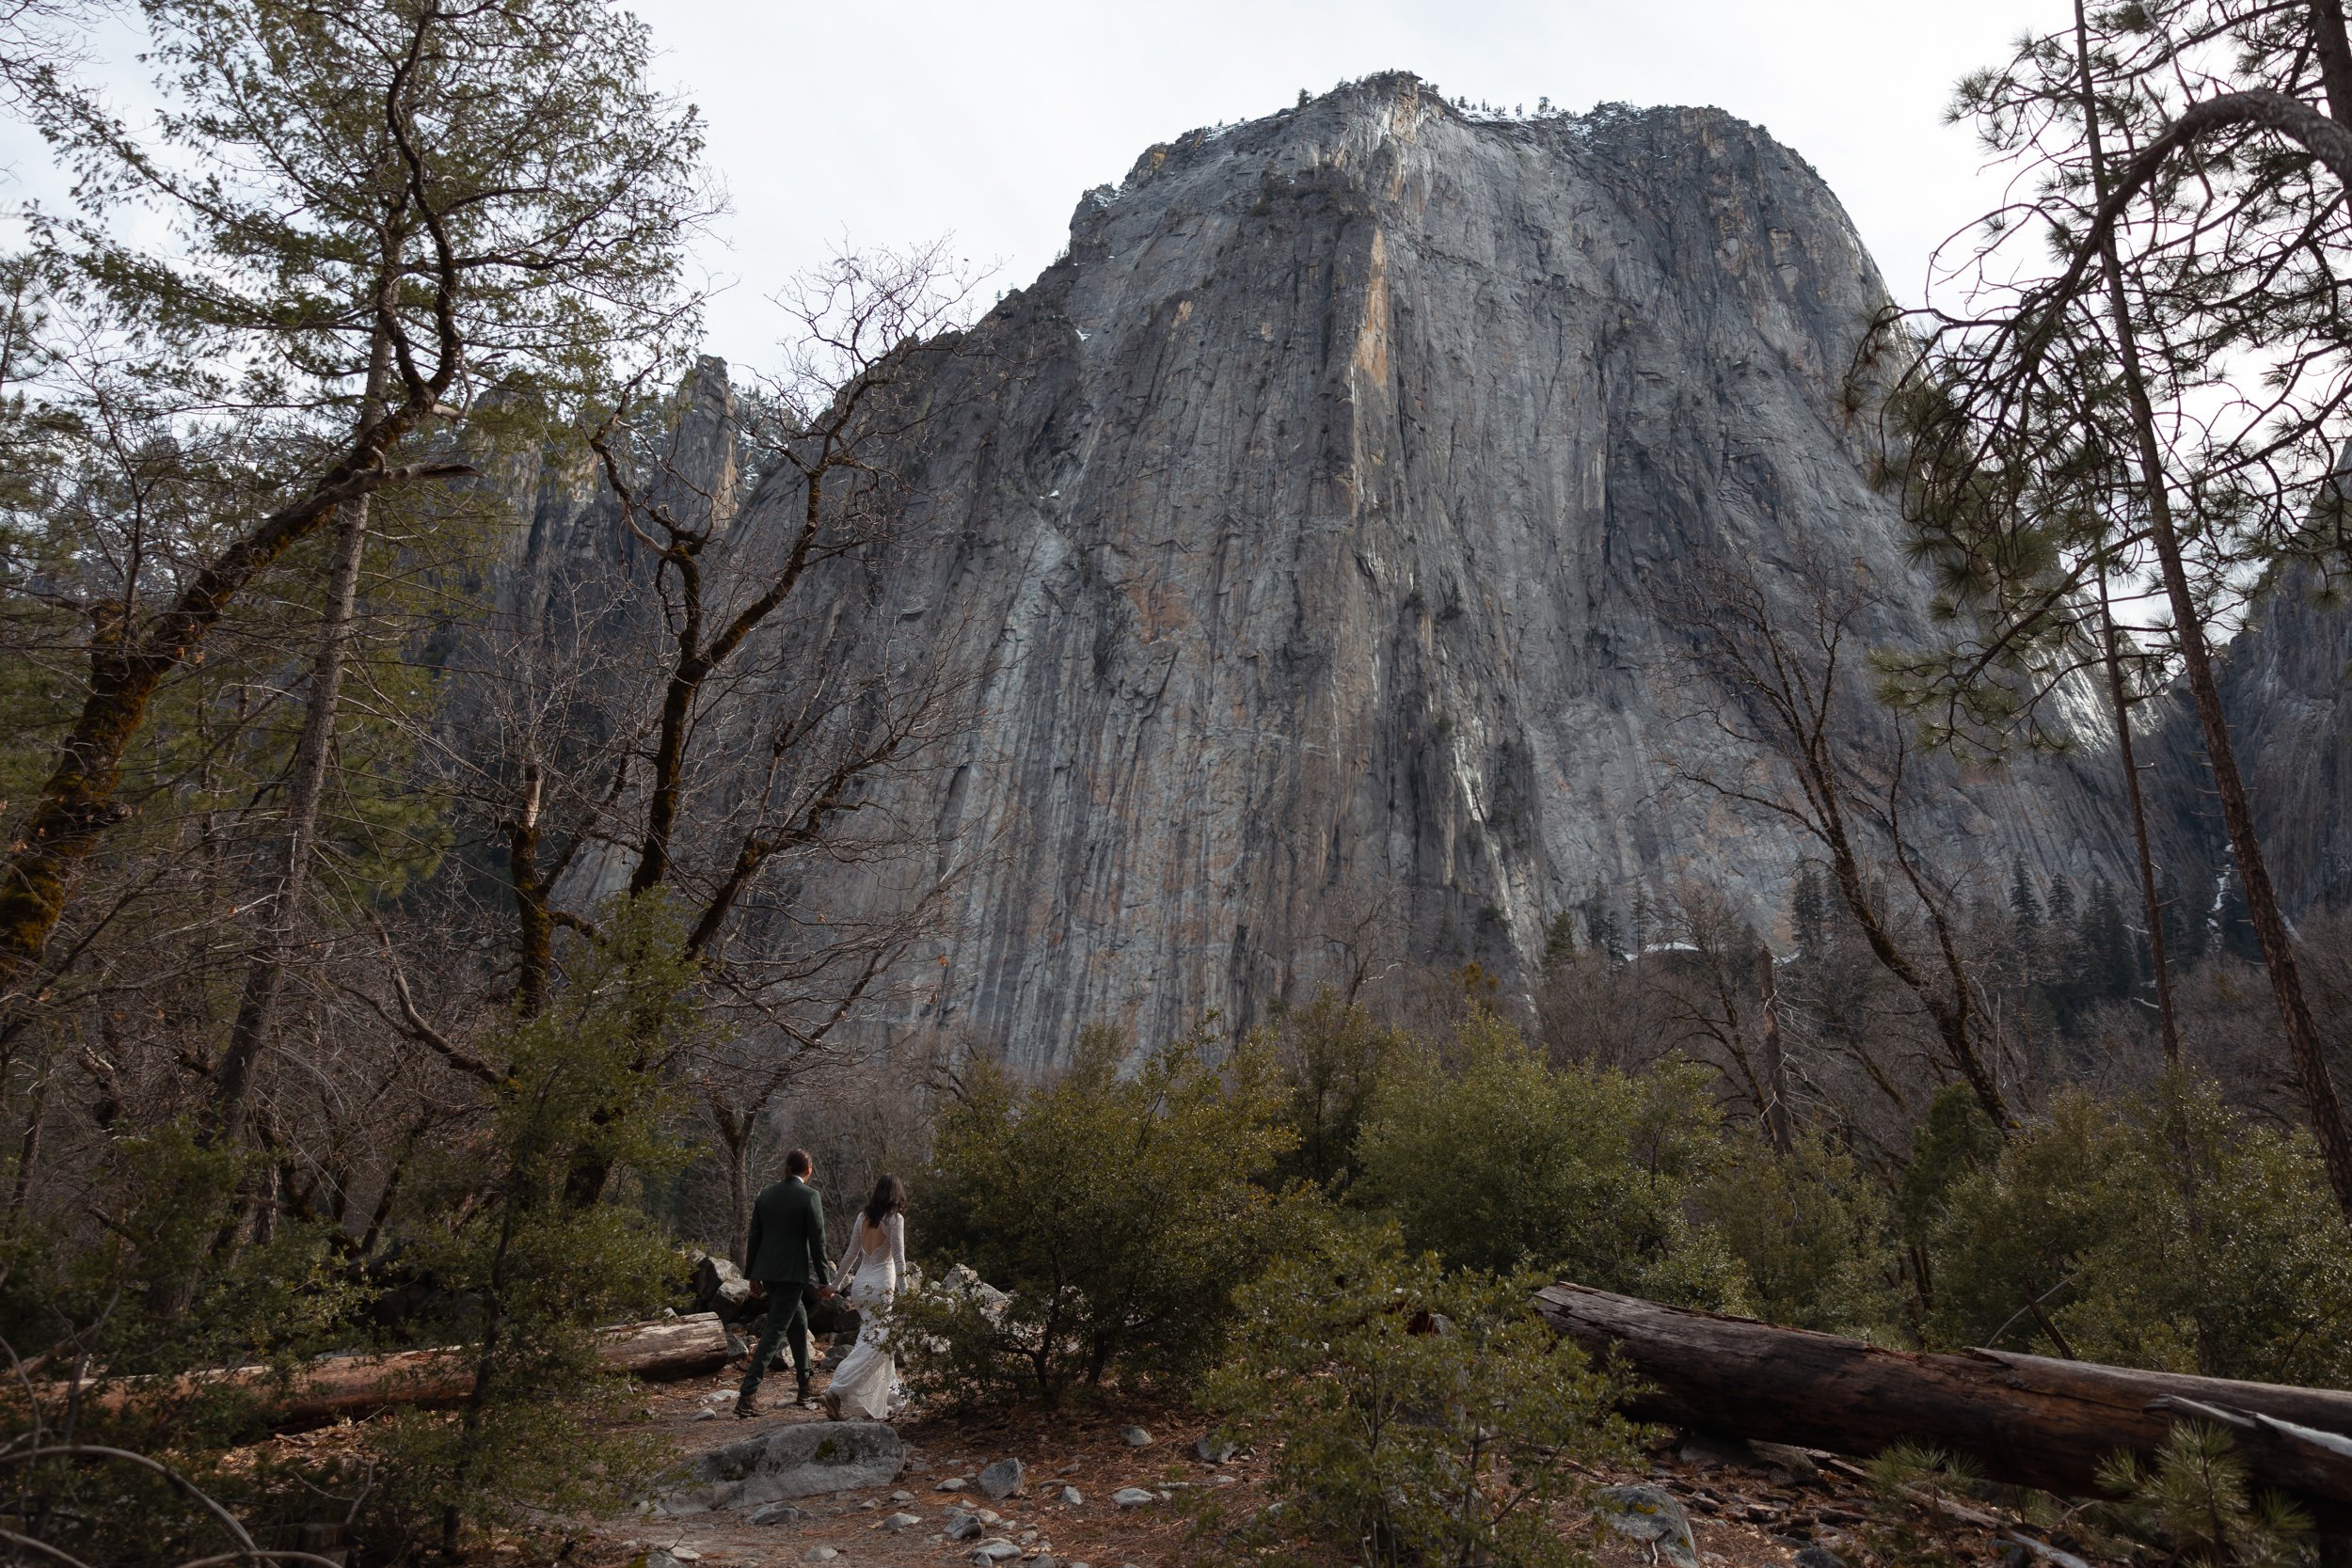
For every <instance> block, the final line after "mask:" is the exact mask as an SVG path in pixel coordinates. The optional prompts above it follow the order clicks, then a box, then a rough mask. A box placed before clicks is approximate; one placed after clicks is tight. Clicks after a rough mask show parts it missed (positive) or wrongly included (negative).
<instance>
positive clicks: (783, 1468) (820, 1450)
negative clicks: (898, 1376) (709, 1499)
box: [694, 1421, 907, 1503]
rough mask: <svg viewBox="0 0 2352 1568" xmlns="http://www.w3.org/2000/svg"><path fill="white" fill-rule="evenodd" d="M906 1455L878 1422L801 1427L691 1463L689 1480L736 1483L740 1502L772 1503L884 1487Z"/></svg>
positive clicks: (716, 1451)
mask: <svg viewBox="0 0 2352 1568" xmlns="http://www.w3.org/2000/svg"><path fill="white" fill-rule="evenodd" d="M906 1455H907V1450H906V1445H905V1444H904V1443H902V1442H901V1441H899V1438H898V1433H895V1432H893V1431H891V1430H890V1429H889V1428H888V1427H886V1426H884V1425H882V1423H881V1422H880V1421H825V1422H821V1423H820V1422H802V1423H797V1424H795V1425H792V1426H785V1427H778V1428H776V1429H775V1430H774V1431H772V1432H768V1433H761V1434H760V1435H759V1436H756V1437H748V1438H745V1439H744V1440H743V1441H742V1442H739V1443H729V1444H727V1445H726V1446H725V1447H724V1448H719V1449H711V1450H710V1451H709V1452H708V1453H707V1454H704V1455H703V1456H702V1458H700V1459H698V1460H696V1461H695V1462H694V1476H695V1479H696V1480H698V1481H706V1482H724V1481H739V1482H741V1483H742V1492H741V1497H740V1500H741V1501H743V1502H747V1503H749V1502H776V1501H780V1500H783V1499H786V1498H790V1497H817V1496H818V1495H820V1494H822V1493H826V1492H843V1491H848V1490H850V1489H851V1488H853V1487H865V1486H887V1485H888V1484H889V1483H890V1482H892V1481H896V1480H898V1471H899V1469H900V1468H901V1467H902V1466H903V1465H905V1464H906Z"/></svg>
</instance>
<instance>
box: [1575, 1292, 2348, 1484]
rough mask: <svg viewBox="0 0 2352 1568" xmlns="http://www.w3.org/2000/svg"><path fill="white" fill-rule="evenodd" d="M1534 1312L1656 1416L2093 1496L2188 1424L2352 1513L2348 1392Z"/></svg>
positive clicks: (1638, 1311)
mask: <svg viewBox="0 0 2352 1568" xmlns="http://www.w3.org/2000/svg"><path fill="white" fill-rule="evenodd" d="M1535 1306H1536V1310H1537V1311H1538V1312H1539V1313H1541V1314H1542V1316H1543V1318H1544V1320H1545V1321H1546V1322H1547V1323H1549V1324H1551V1326H1552V1327H1553V1328H1554V1329H1556V1330H1557V1331H1558V1332H1560V1333H1561V1334H1563V1335H1565V1336H1566V1337H1568V1338H1572V1339H1575V1340H1576V1341H1577V1342H1578V1343H1580V1344H1581V1345H1583V1346H1584V1347H1585V1348H1586V1349H1588V1350H1591V1351H1593V1352H1595V1353H1597V1354H1607V1353H1609V1352H1612V1351H1613V1352H1615V1354H1617V1355H1618V1356H1619V1357H1620V1359H1621V1360H1622V1362H1623V1364H1624V1365H1625V1366H1626V1367H1627V1368H1628V1370H1630V1371H1632V1372H1633V1373H1635V1374H1636V1375H1637V1376H1638V1377H1639V1378H1640V1379H1641V1380H1642V1382H1643V1383H1644V1384H1645V1386H1646V1388H1645V1392H1644V1393H1643V1394H1642V1395H1641V1396H1640V1397H1639V1398H1638V1399H1637V1400H1635V1401H1634V1402H1633V1403H1632V1405H1631V1407H1630V1413H1631V1414H1632V1415H1634V1416H1635V1417H1636V1418H1640V1419H1644V1420H1654V1421H1662V1422H1669V1423H1672V1424H1674V1425H1677V1426H1688V1427H1696V1428H1700V1429H1702V1430H1708V1431H1719V1432H1729V1433H1739V1434H1740V1435H1741V1436H1743V1437H1753V1438H1762V1439H1765V1440H1768V1441H1771V1442H1774V1443H1792V1444H1797V1445H1800V1446H1803V1447H1806V1448H1816V1449H1829V1450H1831V1451H1833V1452H1836V1453H1850V1454H1873V1453H1876V1452H1878V1451H1879V1450H1881V1449H1884V1448H1887V1447H1888V1446H1890V1445H1892V1444H1895V1443H1899V1442H1913V1443H1921V1444H1926V1445H1928V1446H1931V1447H1933V1448H1938V1449H1946V1450H1947V1451H1950V1452H1954V1453H1960V1454H1964V1455H1966V1456H1967V1457H1968V1458H1969V1459H1970V1460H1972V1461H1974V1462H1975V1464H1976V1465H1977V1466H1978V1467H1979V1469H1980V1470H1982V1471H1983V1473H1984V1474H1985V1475H1987V1476H1989V1477H1991V1478H1992V1479H1994V1480H1995V1481H2013V1482H2016V1483H2018V1484H2020V1485H2025V1486H2034V1487H2040V1488H2042V1489H2043V1490H2045V1491H2051V1492H2063V1493H2071V1494H2074V1495H2075V1496H2085V1497H2087V1496H2096V1495H2097V1494H2098V1491H2099V1487H2098V1483H2097V1481H2096V1478H2095V1475H2094V1471H2095V1470H2096V1469H2097V1467H2098V1465H2099V1462H2100V1461H2101V1460H2103V1459H2105V1458H2106V1457H2107V1456H2108V1455H2109V1454H2111V1453H2113V1452H2115V1450H2117V1449H2130V1450H2132V1451H2133V1452H2135V1453H2138V1454H2141V1455H2148V1454H2152V1453H2153V1452H2154V1451H2155V1450H2156V1449H2159V1448H2161V1447H2162V1446H2163V1444H2164V1440H2165V1438H2166V1436H2167V1435H2168V1434H2169V1433H2170V1431H2171V1429H2172V1423H2173V1421H2174V1420H2176V1419H2198V1420H2206V1421H2213V1422H2216V1423H2217V1424H2220V1425H2223V1426H2226V1427H2228V1428H2229V1429H2230V1430H2231V1435H2232V1437H2233V1439H2234V1440H2235V1442H2236V1446H2237V1450H2238V1453H2239V1455H2240V1457H2241V1458H2242V1459H2243V1460H2244V1461H2245V1464H2246V1468H2247V1472H2248V1475H2249V1479H2250V1480H2252V1481H2254V1482H2255V1483H2256V1484H2258V1485H2262V1486H2271V1487H2277V1488H2280V1489H2282V1490H2285V1491H2289V1492H2293V1493H2295V1494H2296V1495H2297V1496H2299V1497H2304V1498H2307V1499H2309V1500H2311V1501H2312V1502H2315V1503H2318V1504H2321V1505H2323V1507H2324V1508H2325V1509H2326V1510H2327V1512H2328V1513H2329V1514H2330V1515H2334V1514H2335V1513H2336V1512H2337V1511H2338V1510H2339V1509H2342V1508H2344V1507H2352V1393H2347V1392H2344V1391H2341V1390H2336V1389H2328V1388H2296V1387H2289V1386H2285V1385H2281V1384H2271V1383H2237V1382H2232V1381H2230V1380H2228V1379H2225V1378H2211V1377H2189V1376H2185V1375H2183V1374H2180V1373H2175V1372H2144V1371H2136V1370H2131V1369H2129V1368H2124V1367H2105V1366H2099V1365H2096V1364H2093V1363H2090V1362H2082V1361H2057V1360H2052V1359H2050V1358H2049V1357H2047V1356H2041V1355H2019V1354H2012V1353H2010V1352H2006V1351H1988V1350H1977V1351H1969V1352H1967V1353H1966V1354H1957V1355H1953V1354H1923V1353H1920V1352H1915V1351H1898V1350H1885V1349H1883V1348H1881V1347H1879V1346H1877V1345H1870V1344H1865V1343H1864V1342H1863V1341H1861V1340H1859V1339H1848V1338H1840V1337H1839V1336H1837V1335H1835V1334H1817V1333H1813V1332H1810V1331H1808V1330H1804V1329H1794V1328H1779V1327H1775V1326H1773V1325H1772V1324H1770V1323H1757V1322H1756V1321H1754V1320H1753V1319H1748V1318H1733V1317H1725V1316H1723V1315H1721V1314H1718V1313H1713V1312H1696V1311H1691V1310H1687V1309H1685V1308H1682V1307H1664V1306H1661V1305H1660V1304H1658V1303H1656V1302H1650V1301H1641V1300H1637V1299H1636V1298H1634V1297H1631V1296H1620V1295H1613V1294H1611V1293H1610V1292H1608V1291H1596V1290H1593V1289H1591V1288H1589V1287H1587V1286H1582V1285H1571V1284H1565V1283H1564V1284H1559V1285H1551V1286H1547V1287H1546V1288H1545V1289H1543V1290H1541V1291H1536V1292H1535Z"/></svg>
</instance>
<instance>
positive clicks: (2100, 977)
mask: <svg viewBox="0 0 2352 1568" xmlns="http://www.w3.org/2000/svg"><path fill="white" fill-rule="evenodd" d="M2081 947H2082V953H2083V968H2084V980H2085V983H2086V988H2087V990H2088V991H2089V993H2090V995H2091V996H2092V997H2094V998H2097V999H2098V1000H2101V1001H2106V1002H2120V1001H2122V1000H2123V999H2124V998H2125V997H2127V996H2129V995H2131V993H2132V990H2133V988H2134V987H2135V986H2136V985H2137V983H2138V980H2139V963H2138V959H2137V954H2136V953H2135V951H2134V948H2133V942H2132V933H2131V929H2130V927H2128V926H2126V925H2125V923H2124V919H2123V901H2122V898H2120V897H2118V896H2117V895H2116V891H2115V884H2114V883H2112V882H2110V881H2108V880H2107V879H2106V877H2104V876H2097V877H2093V878H2092V879H2091V881H2090V904H2089V905H2088V907H2086V908H2085V909H2084V911H2083V920H2082V939H2081Z"/></svg>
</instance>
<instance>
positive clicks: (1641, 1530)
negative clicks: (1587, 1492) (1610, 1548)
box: [1593, 1486, 1699, 1568]
mask: <svg viewBox="0 0 2352 1568" xmlns="http://www.w3.org/2000/svg"><path fill="white" fill-rule="evenodd" d="M1593 1513H1594V1516H1595V1517H1596V1518H1597V1519H1598V1520H1599V1521H1600V1523H1601V1524H1602V1525H1603V1526H1604V1527H1605V1528H1609V1529H1613V1530H1614V1531H1616V1532H1617V1533H1618V1534H1619V1535H1622V1536H1624V1537H1625V1538H1626V1539H1627V1540H1629V1541H1637V1542H1640V1543H1642V1544H1645V1545H1646V1546H1648V1547H1649V1548H1650V1550H1651V1551H1652V1552H1653V1553H1654V1554H1656V1555H1657V1556H1659V1557H1662V1558H1664V1559H1665V1560H1667V1561H1668V1562H1671V1563H1673V1564H1674V1565H1675V1568H1699V1551H1698V1544H1697V1543H1696V1542H1695V1541H1693V1540H1692V1538H1691V1516H1690V1515H1689V1514H1688V1513H1684V1512H1683V1508H1682V1505H1681V1504H1680V1503H1679V1502H1677V1501H1676V1500H1675V1499H1674V1497H1671V1496H1670V1495H1669V1494H1667V1493H1666V1492H1664V1491H1661V1489H1660V1488H1658V1487H1655V1486H1605V1487H1603V1488H1601V1489H1600V1491H1598V1492H1597V1493H1595V1494H1594V1496H1593Z"/></svg>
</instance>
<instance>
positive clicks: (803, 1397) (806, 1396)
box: [797, 1375, 812, 1404]
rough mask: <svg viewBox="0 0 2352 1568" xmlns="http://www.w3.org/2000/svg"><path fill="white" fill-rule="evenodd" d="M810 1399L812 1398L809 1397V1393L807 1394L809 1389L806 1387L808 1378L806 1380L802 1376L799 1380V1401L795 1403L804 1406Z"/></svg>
mask: <svg viewBox="0 0 2352 1568" xmlns="http://www.w3.org/2000/svg"><path fill="white" fill-rule="evenodd" d="M811 1397H812V1396H811V1395H810V1393H809V1387H808V1378H807V1377H806V1376H805V1375H803V1377H802V1378H801V1393H800V1398H799V1400H798V1401H797V1403H801V1404H806V1403H807V1402H809V1400H810V1398H811Z"/></svg>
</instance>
